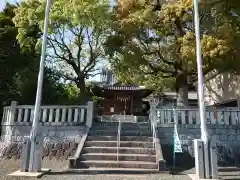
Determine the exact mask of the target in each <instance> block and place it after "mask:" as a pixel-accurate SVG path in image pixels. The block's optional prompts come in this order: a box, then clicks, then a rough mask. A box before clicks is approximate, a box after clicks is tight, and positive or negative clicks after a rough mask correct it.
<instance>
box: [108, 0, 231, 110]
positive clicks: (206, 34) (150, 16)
mask: <svg viewBox="0 0 240 180" xmlns="http://www.w3.org/2000/svg"><path fill="white" fill-rule="evenodd" d="M199 2H200V6H199V7H200V24H201V27H200V28H201V45H202V56H203V73H204V75H205V74H208V73H209V72H211V71H212V70H214V69H216V68H219V67H220V66H219V65H220V64H221V65H225V66H226V63H227V62H226V59H227V58H228V57H229V54H230V51H231V43H232V39H233V37H232V31H233V29H232V28H229V21H226V18H225V19H224V17H225V15H223V14H221V13H219V12H218V11H219V10H220V9H218V7H219V3H220V1H211V0H210V1H203V0H202V1H199ZM113 19H114V22H115V23H113V25H112V28H113V30H114V34H113V35H112V36H110V37H109V38H108V41H107V42H106V46H107V50H108V52H109V53H110V54H111V55H112V57H113V58H112V61H111V64H112V66H113V68H115V70H116V71H117V72H118V74H119V76H120V77H121V78H123V79H125V80H127V81H135V82H139V81H141V80H142V81H144V82H145V84H146V85H148V86H149V87H150V88H153V89H157V88H158V87H160V88H158V89H160V90H164V88H165V87H168V88H176V89H177V91H178V93H179V97H178V105H180V106H185V107H186V106H188V89H189V87H191V86H192V85H193V83H195V82H196V80H197V68H196V65H197V64H196V54H195V33H194V11H193V2H192V0H175V1H166V2H165V3H164V4H159V5H158V6H156V4H152V1H147V0H146V1H144V0H143V1H140V0H139V1H138V0H118V2H117V5H116V7H115V13H114V16H113ZM221 69H223V68H221Z"/></svg>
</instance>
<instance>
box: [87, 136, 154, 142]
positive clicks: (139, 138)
mask: <svg viewBox="0 0 240 180" xmlns="http://www.w3.org/2000/svg"><path fill="white" fill-rule="evenodd" d="M116 140H117V136H91V135H89V136H88V137H87V141H116ZM121 141H145V142H152V141H153V138H152V136H151V137H150V136H121Z"/></svg>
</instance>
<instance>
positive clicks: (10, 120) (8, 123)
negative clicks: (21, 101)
mask: <svg viewBox="0 0 240 180" xmlns="http://www.w3.org/2000/svg"><path fill="white" fill-rule="evenodd" d="M17 104H18V103H17V101H12V102H11V106H10V109H9V112H6V113H7V114H6V116H5V118H6V120H5V123H4V125H3V128H5V130H3V132H5V135H7V136H8V138H7V139H6V140H11V136H13V134H14V129H13V125H14V120H15V117H16V108H17Z"/></svg>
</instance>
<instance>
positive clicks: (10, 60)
mask: <svg viewBox="0 0 240 180" xmlns="http://www.w3.org/2000/svg"><path fill="white" fill-rule="evenodd" d="M15 8H16V6H14V5H11V4H6V7H5V8H4V10H3V11H2V12H0V108H1V110H2V106H4V105H9V104H10V101H13V100H16V101H18V102H19V103H20V104H34V103H35V97H36V88H37V76H38V69H39V67H38V66H39V60H40V55H39V51H38V49H35V45H36V42H37V39H38V38H39V37H40V35H41V31H39V30H40V29H39V28H38V27H37V26H30V27H29V29H28V31H27V32H26V33H25V34H24V38H25V39H28V40H31V42H30V41H29V43H28V45H27V46H22V47H21V48H20V44H19V42H18V40H17V38H16V37H17V33H18V29H17V28H16V27H15V25H14V23H13V22H12V18H13V17H14V16H15V13H14V9H15ZM62 82H63V81H61V79H60V78H59V77H58V76H56V75H55V72H53V70H51V69H49V68H45V74H44V84H43V97H42V103H43V104H79V101H80V100H79V96H80V95H79V94H80V92H79V89H78V88H77V87H76V86H75V85H72V84H67V83H62ZM0 114H1V113H0Z"/></svg>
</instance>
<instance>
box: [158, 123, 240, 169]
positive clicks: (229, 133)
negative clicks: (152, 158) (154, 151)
mask: <svg viewBox="0 0 240 180" xmlns="http://www.w3.org/2000/svg"><path fill="white" fill-rule="evenodd" d="M207 127H208V135H209V137H212V136H216V138H217V148H218V149H217V151H218V163H219V165H236V164H240V126H239V125H220V124H219V125H210V124H208V126H207ZM178 135H179V138H180V141H181V145H182V149H183V151H184V153H183V154H178V155H177V156H178V157H179V158H178V159H179V161H182V162H179V163H186V159H187V157H188V158H189V160H190V161H191V160H192V161H193V157H194V147H193V140H194V139H200V138H201V131H200V125H196V124H192V125H190V124H188V125H178ZM158 136H159V138H160V141H161V145H162V149H163V154H164V158H165V160H167V161H168V162H172V157H173V125H171V124H169V125H158ZM188 163H194V162H188Z"/></svg>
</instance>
